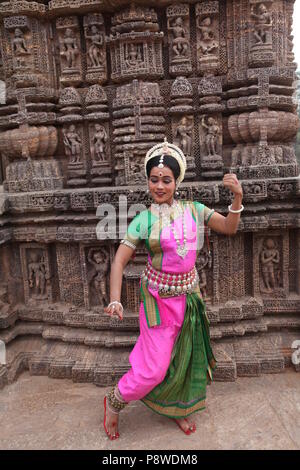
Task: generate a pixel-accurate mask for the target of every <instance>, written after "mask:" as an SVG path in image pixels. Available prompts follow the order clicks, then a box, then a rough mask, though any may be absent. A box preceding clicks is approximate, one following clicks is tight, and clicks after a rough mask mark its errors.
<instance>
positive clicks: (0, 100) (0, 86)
mask: <svg viewBox="0 0 300 470" xmlns="http://www.w3.org/2000/svg"><path fill="white" fill-rule="evenodd" d="M5 102H6V93H5V82H3V81H2V80H0V104H5Z"/></svg>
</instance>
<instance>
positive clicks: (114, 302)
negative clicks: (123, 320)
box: [107, 300, 124, 312]
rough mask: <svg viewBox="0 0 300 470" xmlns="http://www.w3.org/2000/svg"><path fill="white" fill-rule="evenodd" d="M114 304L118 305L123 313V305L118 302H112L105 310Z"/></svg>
mask: <svg viewBox="0 0 300 470" xmlns="http://www.w3.org/2000/svg"><path fill="white" fill-rule="evenodd" d="M115 304H118V305H120V307H121V309H122V312H123V310H124V308H123V305H122V304H121V302H118V300H114V301H113V302H110V304H108V306H107V308H109V307H111V306H112V305H115Z"/></svg>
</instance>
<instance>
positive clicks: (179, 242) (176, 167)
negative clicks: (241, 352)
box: [104, 140, 244, 439]
mask: <svg viewBox="0 0 300 470" xmlns="http://www.w3.org/2000/svg"><path fill="white" fill-rule="evenodd" d="M185 170H186V160H185V156H184V154H183V152H182V151H181V150H180V149H179V148H178V147H177V146H176V145H173V144H170V143H168V142H166V140H165V142H163V143H162V144H158V145H155V146H154V147H152V148H151V149H150V150H149V151H148V153H147V155H146V159H145V173H146V175H147V178H148V184H149V191H150V193H151V196H152V198H153V199H154V201H155V203H154V204H152V205H151V208H150V209H148V210H145V211H142V212H141V213H140V214H138V215H137V216H136V217H135V218H134V219H133V220H132V222H131V223H130V225H129V227H128V230H127V233H126V236H125V238H124V239H123V240H122V241H121V244H120V246H119V248H118V250H117V253H116V255H115V258H114V261H113V263H112V267H111V275H110V300H111V302H110V304H109V305H108V307H107V308H105V312H106V313H107V314H109V315H116V316H118V317H119V318H120V319H121V320H122V319H123V307H122V304H121V303H120V296H121V286H122V275H123V270H124V268H125V266H126V264H127V263H128V261H129V260H130V258H131V257H132V255H133V253H134V250H135V249H136V247H137V246H138V245H139V244H140V243H141V242H142V241H143V240H144V242H145V246H146V248H147V251H148V263H147V266H146V268H145V270H144V272H143V274H142V277H141V282H140V290H141V298H142V302H141V305H140V316H139V319H140V336H139V338H138V340H137V343H136V345H135V346H134V348H133V350H132V352H131V354H130V356H129V361H130V364H131V369H130V370H129V371H128V372H127V373H126V374H125V375H123V377H122V378H121V379H120V380H119V382H118V384H117V385H116V386H115V387H114V388H113V389H112V390H111V391H110V393H109V394H108V395H107V396H106V397H105V398H104V429H105V432H106V434H107V435H108V437H109V438H110V439H117V438H118V437H119V432H118V413H119V412H120V410H122V409H123V408H124V407H125V406H126V405H127V404H128V402H130V401H132V400H142V401H143V403H145V404H146V405H147V406H148V407H149V408H151V409H152V410H153V411H156V412H157V413H159V414H162V415H164V416H167V417H169V418H172V419H173V420H174V421H175V422H176V423H177V424H178V426H179V427H180V428H181V429H182V431H183V432H185V433H186V434H190V433H191V432H194V431H195V430H196V426H195V423H194V422H193V421H192V419H191V418H189V419H187V416H189V415H191V414H192V413H194V412H196V411H199V410H201V409H204V408H205V398H206V385H207V384H210V383H211V381H212V380H213V377H212V371H213V370H215V368H216V365H217V361H216V359H215V357H214V354H213V352H212V349H211V345H210V336H209V320H208V317H207V314H206V305H205V302H204V300H203V299H202V296H201V292H200V289H199V279H198V276H197V271H196V268H195V262H196V258H197V252H198V249H199V234H200V233H201V230H202V232H203V227H204V224H206V225H208V226H209V227H210V228H212V229H213V230H215V231H217V232H219V233H223V234H228V235H233V234H235V233H236V231H237V228H238V224H239V219H240V212H241V211H242V210H243V209H244V207H243V205H242V204H241V202H242V197H243V191H242V187H241V185H240V183H239V181H238V180H237V177H236V175H235V174H229V173H228V174H226V175H225V176H224V177H223V184H224V186H226V187H227V188H229V189H230V190H231V191H232V192H233V193H234V200H233V202H232V204H231V205H230V206H228V208H229V213H228V215H227V216H226V217H224V216H222V215H221V214H219V213H218V212H216V211H215V210H214V209H209V208H208V207H206V206H205V205H204V204H202V203H200V202H193V201H181V200H180V201H177V200H175V199H174V194H175V190H176V189H177V187H178V186H179V184H180V183H181V181H182V180H183V178H184V173H185ZM200 248H201V246H200Z"/></svg>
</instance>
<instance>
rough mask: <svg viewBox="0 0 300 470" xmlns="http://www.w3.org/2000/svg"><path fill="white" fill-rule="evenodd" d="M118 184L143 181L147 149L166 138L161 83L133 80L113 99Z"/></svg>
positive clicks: (144, 180)
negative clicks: (159, 84)
mask: <svg viewBox="0 0 300 470" xmlns="http://www.w3.org/2000/svg"><path fill="white" fill-rule="evenodd" d="M113 110H114V113H113V116H114V120H113V127H114V131H113V142H114V146H115V147H114V151H115V155H114V156H115V158H116V159H117V164H116V167H115V169H116V170H117V172H118V176H117V178H116V184H118V185H128V184H142V183H143V182H146V178H145V173H144V159H145V152H146V151H147V150H148V149H149V148H150V147H152V146H153V145H155V144H156V143H159V142H161V141H162V140H163V139H164V137H165V117H164V116H165V108H164V102H163V98H162V96H161V95H160V90H159V86H158V83H149V82H140V81H138V80H133V82H132V83H130V84H129V85H123V86H120V87H118V88H117V90H116V98H115V99H114V101H113Z"/></svg>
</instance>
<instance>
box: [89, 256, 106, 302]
mask: <svg viewBox="0 0 300 470" xmlns="http://www.w3.org/2000/svg"><path fill="white" fill-rule="evenodd" d="M88 261H89V262H90V264H91V265H92V266H93V267H94V270H95V274H94V275H93V277H92V280H91V282H92V284H93V286H94V288H95V291H96V294H97V297H98V303H99V305H100V306H101V307H104V306H105V305H107V304H108V293H107V288H106V275H107V271H108V265H109V254H108V252H107V251H106V250H104V249H98V248H97V249H95V248H90V250H89V252H88Z"/></svg>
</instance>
